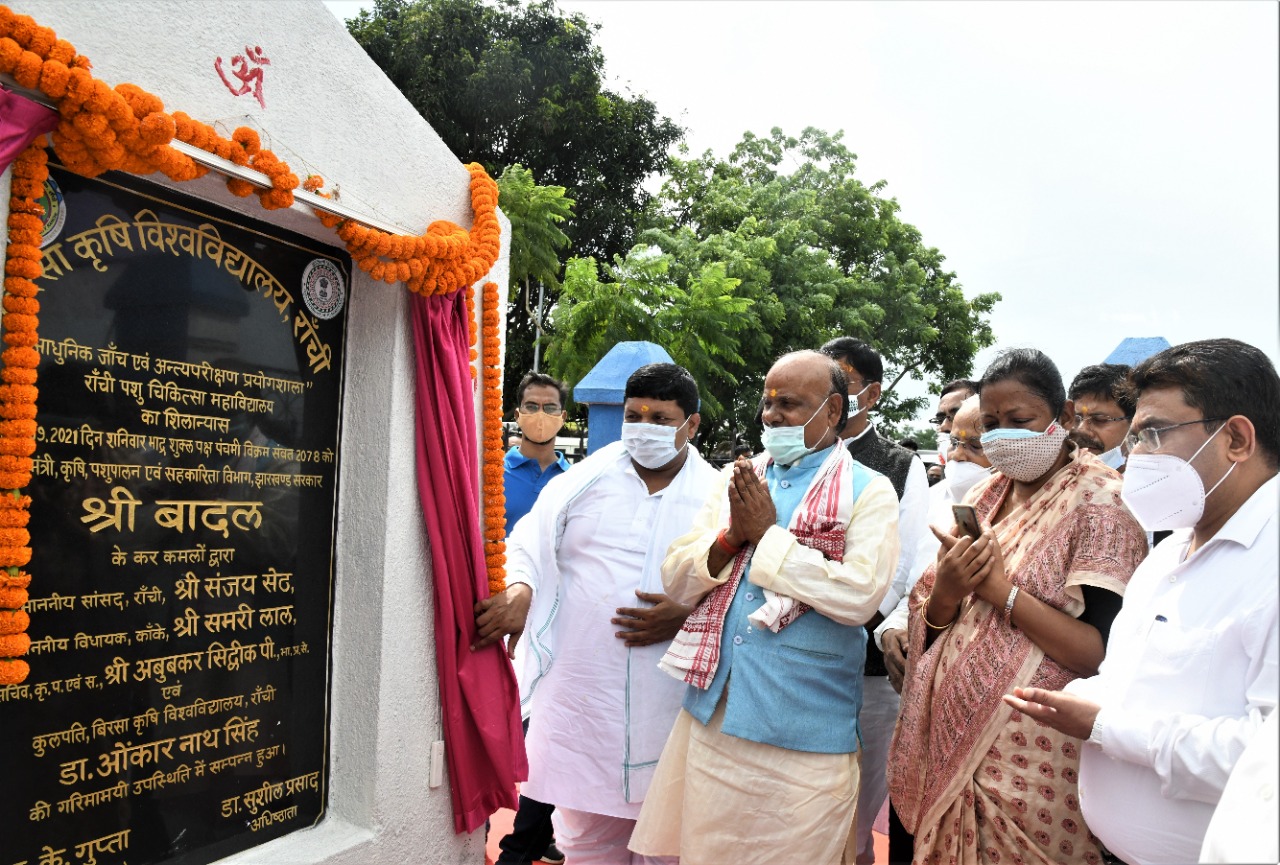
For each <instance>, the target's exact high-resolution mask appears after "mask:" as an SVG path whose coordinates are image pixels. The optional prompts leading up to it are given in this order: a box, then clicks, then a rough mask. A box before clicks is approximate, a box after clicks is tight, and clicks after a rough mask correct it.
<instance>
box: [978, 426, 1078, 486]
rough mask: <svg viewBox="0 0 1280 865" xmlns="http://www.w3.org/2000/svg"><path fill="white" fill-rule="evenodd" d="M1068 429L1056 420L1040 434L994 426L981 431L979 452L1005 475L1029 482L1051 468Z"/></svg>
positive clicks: (1060, 449)
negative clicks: (980, 448)
mask: <svg viewBox="0 0 1280 865" xmlns="http://www.w3.org/2000/svg"><path fill="white" fill-rule="evenodd" d="M1066 440H1067V430H1066V428H1065V427H1063V426H1059V425H1058V422H1057V421H1054V422H1053V423H1051V424H1049V428H1048V429H1047V430H1045V431H1044V432H1042V433H1038V432H1036V431H1035V430H1029V429H993V430H988V431H987V432H984V433H983V434H982V452H983V453H984V454H986V457H987V459H988V460H990V461H991V465H992V466H993V467H994V468H995V469H997V470H998V471H999V472H1000V473H1001V474H1003V475H1005V476H1006V477H1010V478H1013V479H1014V480H1015V481H1022V482H1023V483H1029V482H1031V481H1034V480H1035V479H1036V478H1042V477H1044V476H1045V475H1046V474H1047V473H1048V472H1049V469H1051V468H1053V464H1054V462H1055V461H1056V460H1057V459H1058V454H1059V453H1061V451H1062V443H1063V442H1064V441H1066Z"/></svg>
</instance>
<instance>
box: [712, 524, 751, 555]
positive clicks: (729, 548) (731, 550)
mask: <svg viewBox="0 0 1280 865" xmlns="http://www.w3.org/2000/svg"><path fill="white" fill-rule="evenodd" d="M728 531H729V530H728V529H721V530H720V533H719V534H717V535H716V546H717V547H719V548H720V549H721V550H722V551H723V552H725V553H727V554H729V555H730V556H736V555H737V554H738V553H740V552H742V546H737V547H735V546H734V545H733V544H731V543H729V540H728V538H726V537H725V535H726V534H727V533H728ZM743 546H745V544H744V545H743Z"/></svg>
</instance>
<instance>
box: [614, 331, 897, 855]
mask: <svg viewBox="0 0 1280 865" xmlns="http://www.w3.org/2000/svg"><path fill="white" fill-rule="evenodd" d="M848 400H849V398H848V380H847V378H846V376H845V373H844V371H843V370H842V369H841V368H840V366H839V365H838V364H837V363H835V362H834V361H833V360H832V359H830V358H828V357H826V356H824V355H822V354H820V353H818V352H812V351H802V352H795V353H793V354H789V355H786V356H784V357H783V358H781V359H780V360H778V361H777V363H775V364H774V366H773V368H772V369H770V371H769V374H768V376H767V377H766V378H765V384H764V397H763V400H762V408H763V413H762V418H763V422H764V424H765V429H764V435H763V437H762V438H763V442H764V446H765V450H766V453H765V454H763V455H761V456H759V457H756V458H755V460H753V461H751V462H747V461H746V460H745V459H744V460H739V461H738V462H737V463H736V464H735V465H733V466H731V467H728V468H726V469H725V471H724V472H723V473H722V474H721V476H720V477H721V479H720V483H719V484H718V485H717V487H716V488H715V490H714V491H713V492H712V493H711V497H710V499H709V500H708V502H707V504H706V505H705V506H704V507H703V509H702V511H701V512H700V514H699V516H698V518H697V521H696V522H695V525H694V529H693V531H691V532H690V533H689V534H686V535H684V536H683V537H680V538H678V539H676V541H675V542H674V543H673V544H672V545H671V549H670V550H669V552H668V554H667V559H666V561H665V562H664V563H663V569H662V570H663V585H664V587H665V588H666V590H667V593H668V594H669V595H671V597H673V598H677V599H679V600H680V601H681V602H682V603H695V602H697V603H698V607H697V608H696V609H695V610H694V612H693V613H692V614H691V615H690V617H689V618H688V620H686V622H685V625H684V628H683V629H682V630H681V632H680V633H679V634H678V635H677V636H676V638H675V640H673V641H672V644H671V648H670V649H669V650H668V651H667V654H666V655H665V656H664V658H663V660H662V662H661V663H660V666H662V667H663V669H665V670H667V671H668V672H670V673H672V674H673V675H676V676H678V677H679V678H682V679H684V681H686V682H688V683H689V685H690V687H689V689H688V691H687V693H686V696H685V699H684V704H683V706H684V707H683V709H682V711H681V713H680V715H679V717H678V718H677V720H676V725H675V727H674V729H673V730H672V733H671V736H670V738H669V739H668V740H667V745H666V748H665V749H664V750H663V753H662V758H661V760H660V762H659V764H658V769H657V772H656V774H655V776H654V779H653V782H652V785H651V786H650V788H649V795H648V797H647V798H646V800H645V806H644V808H643V810H642V812H641V816H640V820H639V821H638V823H637V826H636V831H635V833H634V834H633V835H632V838H631V844H630V847H631V849H632V850H633V851H636V852H638V853H642V854H645V855H651V856H652V855H666V856H672V855H679V856H680V860H681V862H682V863H683V865H700V863H722V862H735V863H750V862H774V861H785V862H804V863H806V865H810V863H812V865H839V863H842V862H852V861H853V858H854V850H853V843H852V840H851V836H852V831H853V828H854V826H853V818H854V810H855V803H856V800H857V791H858V775H859V769H858V758H859V755H858V750H859V747H858V725H857V715H858V710H859V708H860V705H861V698H862V668H863V662H864V657H865V651H866V632H865V631H864V630H863V629H862V628H861V627H860V625H862V624H863V623H865V622H866V621H867V620H868V619H870V618H871V616H872V615H873V614H874V613H875V612H876V610H877V607H878V605H879V603H880V601H881V599H882V598H883V597H884V594H885V592H886V591H887V590H888V588H889V583H890V581H891V579H892V577H893V568H894V564H895V562H896V560H897V553H898V537H897V515H898V499H897V495H896V494H895V493H894V490H893V486H892V485H891V484H890V483H889V481H888V480H887V479H885V478H884V477H883V476H882V475H879V474H877V473H876V472H873V471H871V470H870V469H867V468H866V467H865V466H863V465H861V464H859V463H858V462H856V461H855V460H854V459H853V458H852V457H851V456H850V455H849V452H848V451H847V450H846V449H845V448H844V447H842V446H841V442H840V438H839V430H840V428H841V427H842V426H843V423H844V419H845V416H846V413H847V411H848V404H849V402H848Z"/></svg>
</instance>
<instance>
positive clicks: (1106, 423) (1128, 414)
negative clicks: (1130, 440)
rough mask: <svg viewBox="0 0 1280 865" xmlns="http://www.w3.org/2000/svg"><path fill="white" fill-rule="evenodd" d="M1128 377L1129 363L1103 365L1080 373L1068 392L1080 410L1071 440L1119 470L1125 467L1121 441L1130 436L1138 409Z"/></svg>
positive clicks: (1094, 366) (1096, 365) (1077, 413)
mask: <svg viewBox="0 0 1280 865" xmlns="http://www.w3.org/2000/svg"><path fill="white" fill-rule="evenodd" d="M1128 375H1129V367H1128V366H1126V365H1125V364H1119V363H1099V364H1095V365H1093V366H1086V367H1085V368H1084V369H1082V370H1080V372H1079V373H1077V374H1076V377H1075V379H1074V380H1073V381H1072V382H1071V387H1070V388H1068V389H1067V396H1068V397H1069V398H1070V399H1071V401H1072V402H1073V403H1075V407H1076V417H1075V421H1076V423H1075V428H1074V429H1073V430H1072V431H1071V434H1070V435H1069V436H1068V438H1069V439H1071V441H1074V442H1075V443H1076V444H1077V445H1079V446H1080V447H1081V448H1083V449H1085V450H1087V451H1092V452H1093V453H1094V455H1096V456H1097V457H1098V458H1099V459H1101V460H1102V461H1103V462H1104V463H1106V464H1107V465H1109V466H1111V468H1113V469H1116V470H1117V471H1120V470H1122V467H1123V466H1124V460H1125V456H1124V450H1123V448H1122V447H1121V442H1123V441H1124V437H1125V436H1126V435H1128V434H1129V421H1130V420H1131V419H1132V418H1133V410H1134V404H1133V397H1132V396H1131V395H1130V394H1129V393H1128V390H1127V388H1126V386H1125V380H1126V378H1127V377H1128Z"/></svg>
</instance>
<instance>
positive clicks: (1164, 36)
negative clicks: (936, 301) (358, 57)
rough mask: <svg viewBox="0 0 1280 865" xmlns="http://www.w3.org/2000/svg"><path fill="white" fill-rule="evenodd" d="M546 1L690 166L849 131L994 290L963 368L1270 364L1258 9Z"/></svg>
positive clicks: (1273, 285) (1067, 374) (1278, 273)
mask: <svg viewBox="0 0 1280 865" xmlns="http://www.w3.org/2000/svg"><path fill="white" fill-rule="evenodd" d="M327 5H328V6H329V7H330V8H331V9H332V10H334V13H335V14H336V15H338V16H339V17H343V18H345V17H348V16H350V15H353V14H354V13H355V12H356V11H357V10H358V9H359V8H361V7H362V6H363V5H369V6H371V4H362V3H360V2H357V0H327ZM559 5H560V7H561V8H562V9H564V10H566V11H572V12H581V13H583V14H584V15H585V16H586V17H587V18H589V19H590V20H592V21H595V22H598V23H599V24H601V25H602V26H601V30H600V31H599V33H598V34H597V36H596V40H597V44H599V46H600V47H601V49H602V50H603V52H604V56H605V60H606V67H605V71H606V74H607V75H608V77H609V79H610V83H611V86H613V87H614V88H616V89H620V90H630V91H631V92H633V93H643V94H645V95H647V96H648V97H649V98H650V99H652V100H653V101H654V102H655V103H656V104H657V106H658V109H659V110H660V111H661V112H663V113H664V114H666V115H667V116H670V117H672V118H674V119H675V120H677V121H678V122H679V123H680V124H681V125H682V126H684V127H685V128H686V129H687V143H688V145H689V148H690V151H691V152H693V153H700V152H702V151H703V150H706V149H711V150H712V151H714V152H715V153H716V154H717V155H726V154H727V153H728V151H729V150H730V149H731V148H732V147H733V145H734V144H735V143H737V141H738V140H740V139H741V137H742V134H743V132H744V131H746V130H750V131H752V132H755V133H757V134H767V133H768V131H769V129H770V128H771V127H774V126H778V127H781V128H782V129H783V130H784V132H787V133H788V134H793V135H798V134H799V133H800V131H801V130H802V129H803V128H804V127H806V126H816V127H819V128H822V129H825V130H827V131H829V132H833V131H835V130H838V129H842V130H844V133H845V136H844V141H845V143H846V144H847V145H848V146H849V149H850V150H852V151H853V152H854V153H856V154H858V157H859V159H858V164H859V171H858V176H859V177H860V178H861V179H862V181H863V182H864V183H867V184H870V183H873V182H875V181H877V180H881V179H883V180H886V181H887V182H888V187H887V189H886V190H885V193H884V194H886V195H889V196H892V197H894V198H896V199H897V200H898V203H899V204H900V205H901V208H902V209H901V214H900V215H901V216H902V218H903V219H904V220H906V221H907V222H910V223H912V224H914V225H915V226H916V227H917V228H919V229H920V231H921V233H922V234H923V237H924V240H925V242H926V243H927V244H929V245H930V246H935V247H937V248H938V249H939V250H940V251H941V252H942V253H943V254H944V255H945V256H946V257H947V266H948V267H949V268H950V269H951V270H954V271H955V273H956V274H957V277H958V279H959V281H960V283H961V284H962V285H963V286H964V288H965V291H966V293H967V294H969V295H970V296H972V295H974V294H977V293H980V292H988V291H998V292H1000V293H1001V295H1003V297H1004V300H1003V301H1002V302H1001V303H999V304H998V305H997V306H996V308H995V311H994V313H993V315H992V325H993V327H994V329H995V333H996V338H997V345H996V347H995V348H992V349H987V350H985V351H983V352H982V353H981V354H979V356H978V358H977V361H976V364H975V370H974V371H975V373H976V374H980V373H981V371H982V369H983V367H984V366H985V365H986V363H987V362H989V361H990V360H991V358H992V357H993V356H994V353H995V351H996V349H998V348H1001V347H1009V346H1034V347H1036V348H1039V349H1041V350H1043V351H1044V352H1046V353H1047V354H1048V355H1049V356H1050V357H1052V358H1053V359H1054V361H1055V362H1056V363H1057V364H1058V367H1059V369H1060V370H1061V372H1062V374H1063V376H1064V378H1065V379H1066V380H1067V381H1068V382H1069V381H1070V379H1071V377H1072V376H1073V375H1074V374H1075V373H1076V372H1077V371H1078V370H1079V369H1080V367H1082V366H1084V365H1086V364H1090V363H1098V362H1101V361H1102V359H1103V358H1104V357H1105V356H1106V355H1107V354H1108V353H1109V352H1110V351H1111V350H1112V349H1113V348H1114V347H1115V346H1116V344H1117V343H1119V342H1120V340H1121V339H1123V338H1124V337H1126V336H1163V337H1165V338H1167V339H1168V340H1169V341H1170V342H1173V343H1178V342H1185V341H1187V340H1194V339H1205V338H1209V337H1218V336H1231V337H1235V338H1237V339H1241V340H1244V341H1246V342H1250V343H1253V344H1254V345H1256V346H1258V347H1259V348H1262V349H1263V350H1265V351H1266V352H1267V353H1268V354H1269V355H1270V356H1271V358H1272V359H1273V361H1276V362H1278V363H1280V323H1278V322H1280V300H1278V298H1280V269H1278V266H1277V262H1278V260H1280V250H1278V240H1277V237H1278V235H1280V218H1278V214H1280V195H1278V189H1280V176H1278V175H1280V144H1278V141H1277V128H1278V126H1280V116H1278V108H1277V105H1278V103H1280V93H1278V92H1277V91H1278V88H1277V80H1278V74H1280V73H1278V69H1280V59H1278V56H1277V54H1278V52H1277V47H1278V43H1280V37H1278V35H1277V33H1278V30H1277V25H1278V14H1280V13H1278V10H1280V6H1278V5H1277V4H1275V3H1273V2H1269V0H1266V2H1264V0H1251V2H1223V0H1217V2H1203V3H1195V2H1159V0H1157V2H1148V0H1143V2H1114V0H1113V2H1097V3H1073V2H1056V3H1050V2H1017V3H1013V2H964V0H960V2H957V0H946V2H856V3H855V2H807V0H789V2H782V0H769V2H765V0H758V2H744V0H732V2H730V0H718V2H703V0H682V2H654V0H560V3H559ZM459 155H460V156H465V154H459ZM907 392H908V393H919V392H921V386H920V385H917V386H915V387H911V388H910V389H908V391H907ZM931 413H932V411H931V410H930V411H929V412H926V413H924V414H922V417H925V416H928V415H929V414H931Z"/></svg>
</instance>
